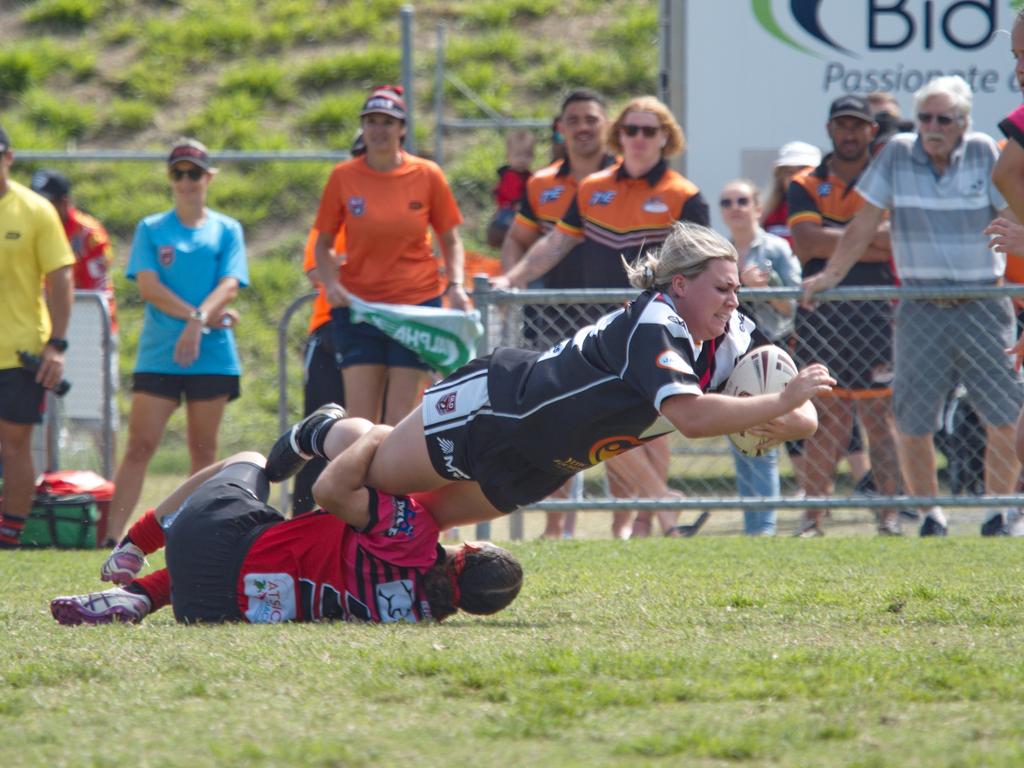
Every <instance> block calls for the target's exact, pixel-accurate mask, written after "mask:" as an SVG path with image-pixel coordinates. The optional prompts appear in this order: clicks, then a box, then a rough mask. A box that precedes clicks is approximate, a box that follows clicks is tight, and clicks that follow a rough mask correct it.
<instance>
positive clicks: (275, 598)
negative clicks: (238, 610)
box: [243, 573, 298, 624]
mask: <svg viewBox="0 0 1024 768" xmlns="http://www.w3.org/2000/svg"><path fill="white" fill-rule="evenodd" d="M244 584H245V591H244V592H243V594H244V595H245V596H246V597H247V598H249V607H248V608H246V611H245V618H247V619H248V620H249V621H250V622H251V623H253V624H278V623H280V622H282V621H293V620H294V619H295V617H296V616H297V615H298V612H297V610H296V606H295V580H294V579H293V578H292V577H291V575H290V574H287V573H247V574H245V579H244Z"/></svg>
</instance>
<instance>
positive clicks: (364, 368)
mask: <svg viewBox="0 0 1024 768" xmlns="http://www.w3.org/2000/svg"><path fill="white" fill-rule="evenodd" d="M387 372H388V369H387V368H386V367H385V366H383V365H352V366H349V367H348V368H343V369H342V371H341V379H342V381H343V382H344V383H345V410H346V411H347V412H348V414H349V416H355V417H356V418H360V419H369V420H370V421H372V422H373V423H374V424H379V423H380V422H381V419H382V418H383V417H384V387H385V385H386V384H387Z"/></svg>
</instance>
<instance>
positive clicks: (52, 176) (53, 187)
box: [29, 168, 71, 203]
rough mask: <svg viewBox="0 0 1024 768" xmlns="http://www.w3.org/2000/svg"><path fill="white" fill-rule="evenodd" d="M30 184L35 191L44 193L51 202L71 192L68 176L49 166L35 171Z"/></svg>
mask: <svg viewBox="0 0 1024 768" xmlns="http://www.w3.org/2000/svg"><path fill="white" fill-rule="evenodd" d="M29 186H30V187H31V188H32V191H33V192H35V193H37V194H40V195H42V196H43V197H45V198H46V199H47V200H49V201H50V202H51V203H53V202H56V201H57V200H60V199H61V198H64V197H67V196H68V194H70V192H71V182H70V181H68V178H67V176H65V175H64V174H63V173H60V172H58V171H53V170H50V169H49V168H40V169H39V170H38V171H36V172H35V173H33V174H32V181H31V182H30V183H29Z"/></svg>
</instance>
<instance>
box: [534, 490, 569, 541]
mask: <svg viewBox="0 0 1024 768" xmlns="http://www.w3.org/2000/svg"><path fill="white" fill-rule="evenodd" d="M572 483H573V479H572V478H571V477H570V478H569V479H568V480H567V481H566V482H565V483H564V484H563V485H562V487H561V488H559V489H558V490H557V491H555V492H554V493H552V494H551V495H550V496H549V497H548V498H551V499H567V498H569V492H570V490H571V489H572ZM544 516H545V520H544V532H543V533H542V534H541V535H540V537H541V538H542V539H560V538H562V533H563V531H564V523H565V520H566V517H567V513H566V512H545V513H544Z"/></svg>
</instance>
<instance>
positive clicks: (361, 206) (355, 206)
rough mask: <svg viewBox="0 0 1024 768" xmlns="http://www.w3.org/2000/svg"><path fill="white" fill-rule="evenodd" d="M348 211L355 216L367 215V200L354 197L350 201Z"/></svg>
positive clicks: (357, 196)
mask: <svg viewBox="0 0 1024 768" xmlns="http://www.w3.org/2000/svg"><path fill="white" fill-rule="evenodd" d="M348 211H349V213H351V214H352V215H353V216H362V215H363V214H364V213H366V198H365V197H360V196H359V195H352V197H350V198H349V199H348Z"/></svg>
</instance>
